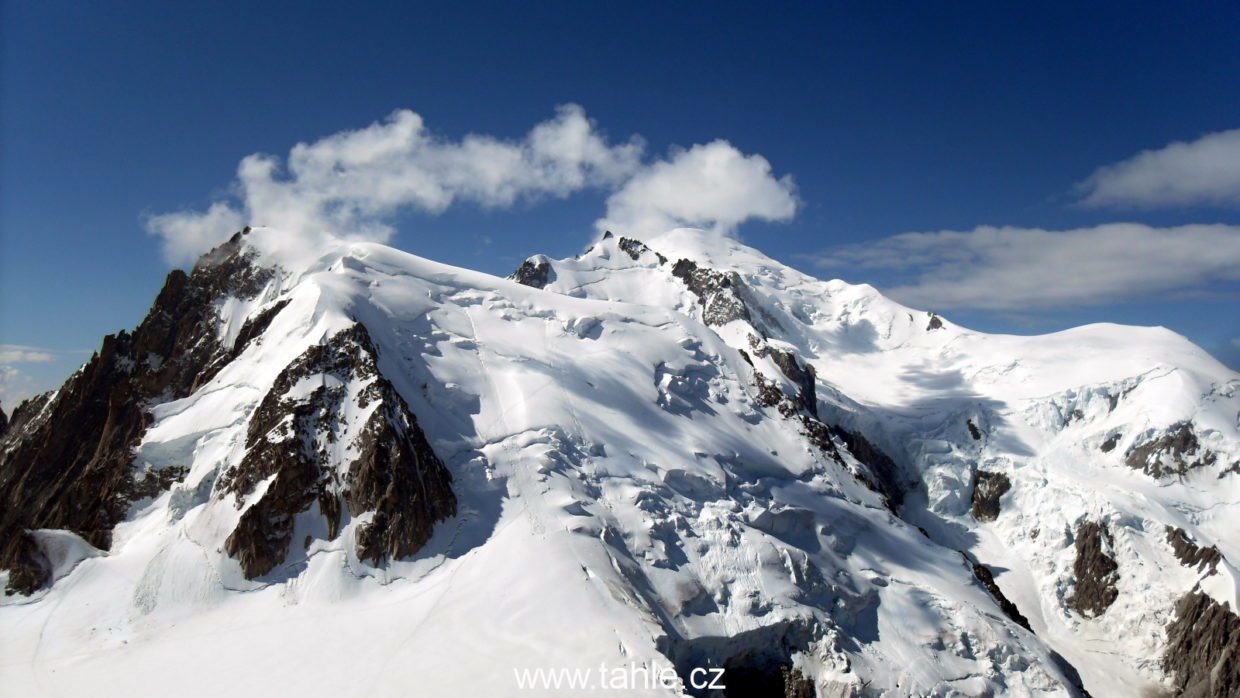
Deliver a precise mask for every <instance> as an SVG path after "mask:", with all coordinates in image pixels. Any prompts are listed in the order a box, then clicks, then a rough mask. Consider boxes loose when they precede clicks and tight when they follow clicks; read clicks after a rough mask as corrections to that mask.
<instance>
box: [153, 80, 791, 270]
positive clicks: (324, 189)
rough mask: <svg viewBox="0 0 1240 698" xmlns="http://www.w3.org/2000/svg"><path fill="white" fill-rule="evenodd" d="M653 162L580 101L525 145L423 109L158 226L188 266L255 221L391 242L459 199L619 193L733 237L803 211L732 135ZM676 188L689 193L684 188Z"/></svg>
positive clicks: (343, 137)
mask: <svg viewBox="0 0 1240 698" xmlns="http://www.w3.org/2000/svg"><path fill="white" fill-rule="evenodd" d="M644 160H645V158H644V144H643V141H642V139H641V138H640V137H638V136H633V137H630V138H629V139H628V140H626V141H623V142H619V143H613V142H611V141H609V140H608V138H607V137H606V135H605V134H603V133H602V132H601V131H600V130H599V129H598V127H597V125H596V124H595V122H594V121H592V120H591V119H589V118H588V117H587V116H586V113H585V111H584V110H583V109H582V108H581V107H579V106H577V105H571V104H570V105H566V106H562V107H560V108H559V109H558V110H557V112H556V115H555V116H554V117H553V118H551V119H549V120H547V121H544V122H542V123H539V124H537V125H535V126H534V127H533V128H532V129H531V130H530V131H529V133H528V134H526V135H525V137H524V138H522V139H520V140H502V139H498V138H495V137H492V136H487V135H469V136H466V137H464V138H462V139H460V140H449V139H444V138H441V137H438V136H436V135H434V134H433V133H431V132H430V131H429V130H428V129H427V128H426V125H425V124H424V123H423V120H422V117H421V116H419V115H418V114H416V113H414V112H412V111H409V110H400V111H397V112H395V113H393V114H392V115H391V116H390V117H388V118H387V120H385V121H383V122H379V123H374V124H371V125H370V126H368V127H366V128H363V129H360V130H356V131H345V132H342V133H337V134H334V135H331V136H327V137H326V138H323V139H320V140H318V141H315V142H313V143H300V144H298V145H296V146H294V147H293V149H292V150H291V151H290V152H289V155H288V157H287V159H286V160H285V161H282V160H281V159H280V158H278V157H275V156H271V155H261V154H254V155H250V156H248V157H246V158H244V159H242V160H241V163H240V164H239V165H238V168H237V179H236V181H235V182H234V183H233V185H232V188H231V192H232V193H231V195H230V196H229V197H228V198H226V199H224V200H220V201H215V202H213V203H212V204H211V205H210V206H209V207H208V208H207V210H206V211H201V212H199V211H182V212H174V213H165V214H160V215H155V216H152V217H150V218H149V219H148V221H147V228H148V230H149V231H150V232H151V233H152V234H155V235H158V236H159V237H160V238H162V240H163V242H164V254H165V257H166V258H167V260H168V261H169V262H170V263H173V264H184V263H186V262H190V261H192V260H193V259H194V258H195V257H196V256H197V255H199V254H201V253H202V252H204V251H206V250H207V249H209V248H210V247H211V246H213V245H215V244H218V243H219V242H220V241H221V240H223V239H224V238H225V237H227V236H228V235H229V234H230V233H232V232H233V231H235V230H237V229H238V228H240V227H242V226H244V225H250V224H254V225H266V226H271V227H273V228H277V229H280V230H282V231H284V232H285V233H286V234H288V235H290V236H296V237H300V238H304V239H309V240H311V241H313V240H314V239H316V236H319V235H332V236H335V237H342V238H357V239H369V240H379V241H385V240H387V239H389V238H390V237H391V235H392V234H393V232H394V230H393V228H392V227H391V222H390V221H391V218H392V217H393V216H394V215H395V214H396V213H398V212H399V211H401V210H403V209H412V210H419V211H423V212H427V213H431V214H438V213H441V212H443V211H445V210H447V209H448V208H449V207H450V206H452V205H454V204H456V203H459V202H465V203H472V204H475V205H479V206H482V207H487V208H506V207H510V206H512V205H514V204H516V203H517V202H521V201H531V200H538V199H542V198H563V197H567V196H569V195H571V194H573V193H575V192H578V191H581V190H583V189H590V188H592V189H601V190H603V191H611V192H615V193H614V194H613V196H612V197H611V199H610V200H609V205H608V217H607V218H608V221H610V222H614V223H615V225H616V227H618V228H623V229H625V232H630V230H629V229H632V230H631V232H633V233H640V232H648V229H647V227H648V226H650V225H669V226H670V225H673V224H674V225H705V226H712V227H717V228H719V229H722V230H727V231H731V230H734V229H735V227H736V226H737V225H738V224H739V223H741V222H743V221H744V220H746V219H748V218H753V217H758V218H766V219H776V220H784V219H786V218H788V217H790V216H791V215H792V214H793V213H794V212H795V199H794V198H793V197H792V191H793V189H792V182H791V180H790V179H788V178H787V177H785V178H783V179H776V178H775V177H774V176H773V175H772V174H771V169H770V165H769V163H767V161H766V160H765V159H764V158H762V157H761V156H758V155H751V156H746V155H744V154H743V153H741V152H740V151H738V150H737V149H735V148H734V147H732V146H731V145H729V144H727V143H726V142H723V141H715V142H713V143H710V144H707V145H702V146H694V147H693V148H690V149H689V150H684V151H680V150H677V151H673V152H672V154H671V155H670V156H669V158H668V159H666V160H659V161H656V162H654V163H652V164H646V163H645V162H644ZM670 187H683V188H684V193H683V195H682V194H681V193H680V190H679V189H678V190H676V192H675V193H673V191H671V190H670V189H669V188H670ZM600 225H602V223H600Z"/></svg>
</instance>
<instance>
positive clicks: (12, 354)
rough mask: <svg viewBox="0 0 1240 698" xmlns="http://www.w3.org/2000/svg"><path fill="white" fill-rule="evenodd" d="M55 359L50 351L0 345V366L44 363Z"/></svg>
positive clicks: (14, 345) (18, 345) (22, 346)
mask: <svg viewBox="0 0 1240 698" xmlns="http://www.w3.org/2000/svg"><path fill="white" fill-rule="evenodd" d="M55 359H56V354H55V353H54V352H53V351H52V350H50V349H40V348H39V347H28V346H25V345H22V344H0V364H15V363H23V362H26V363H44V362H47V361H54V360H55Z"/></svg>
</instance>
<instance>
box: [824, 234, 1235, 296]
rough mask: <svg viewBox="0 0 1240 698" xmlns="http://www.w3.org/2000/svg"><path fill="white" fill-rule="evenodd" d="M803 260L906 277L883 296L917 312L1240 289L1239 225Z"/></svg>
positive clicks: (843, 253) (889, 245) (891, 248)
mask: <svg viewBox="0 0 1240 698" xmlns="http://www.w3.org/2000/svg"><path fill="white" fill-rule="evenodd" d="M811 260H812V261H813V262H814V263H815V264H816V265H818V266H820V267H823V268H827V269H832V268H841V267H843V268H849V269H871V270H890V271H892V272H895V273H896V274H897V275H905V277H906V280H905V281H903V282H901V283H897V284H896V285H894V286H892V287H889V288H887V289H886V292H887V293H888V294H889V295H890V296H892V297H893V298H896V299H898V300H900V301H902V302H905V303H908V304H910V305H914V306H918V307H923V308H931V309H936V310H943V309H949V308H955V309H980V310H994V311H1013V310H1015V311H1021V310H1033V309H1050V308H1066V307H1078V306H1085V305H1096V304H1103V303H1111V302H1117V301H1125V300H1133V299H1137V298H1147V297H1150V296H1155V295H1162V294H1168V293H1183V292H1194V291H1200V290H1202V289H1203V288H1205V287H1206V286H1207V285H1208V284H1210V283H1216V282H1234V281H1240V227H1238V226H1228V225H1185V226H1180V227H1175V228H1152V227H1150V226H1147V225H1140V224H1136V223H1112V224H1107V225H1100V226H1097V227H1094V228H1081V229H1076V230H1065V231H1049V230H1041V229H1037V228H1012V227H1004V228H994V227H979V228H976V229H974V230H971V231H963V232H957V231H942V232H931V233H905V234H903V235H896V236H893V237H889V238H885V239H882V240H877V241H874V242H867V243H861V244H856V245H848V246H845V247H842V248H838V249H835V250H829V251H827V252H825V253H823V254H820V255H816V256H814V257H812V258H811ZM909 277H911V278H909Z"/></svg>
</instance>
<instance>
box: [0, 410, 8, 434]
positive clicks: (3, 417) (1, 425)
mask: <svg viewBox="0 0 1240 698" xmlns="http://www.w3.org/2000/svg"><path fill="white" fill-rule="evenodd" d="M8 428H9V416H8V415H7V414H5V413H4V408H3V407H0V436H4V432H5V430H7V429H8Z"/></svg>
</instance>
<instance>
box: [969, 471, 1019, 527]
mask: <svg viewBox="0 0 1240 698" xmlns="http://www.w3.org/2000/svg"><path fill="white" fill-rule="evenodd" d="M1010 489H1012V481H1011V480H1009V479H1008V476H1007V475H1004V474H1003V473H995V472H990V471H988V470H979V471H977V475H976V476H975V478H974V481H973V504H972V506H971V507H970V511H971V512H972V514H973V518H974V519H977V520H978V521H994V520H995V519H997V518H999V500H1000V499H1002V497H1003V495H1004V494H1006V493H1007V492H1008V490H1010Z"/></svg>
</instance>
